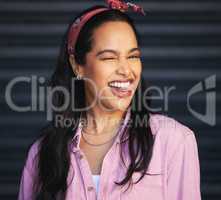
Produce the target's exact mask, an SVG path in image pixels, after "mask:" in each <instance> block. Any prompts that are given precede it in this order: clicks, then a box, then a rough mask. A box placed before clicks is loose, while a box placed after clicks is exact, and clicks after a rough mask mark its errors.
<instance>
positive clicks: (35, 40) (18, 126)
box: [0, 0, 221, 200]
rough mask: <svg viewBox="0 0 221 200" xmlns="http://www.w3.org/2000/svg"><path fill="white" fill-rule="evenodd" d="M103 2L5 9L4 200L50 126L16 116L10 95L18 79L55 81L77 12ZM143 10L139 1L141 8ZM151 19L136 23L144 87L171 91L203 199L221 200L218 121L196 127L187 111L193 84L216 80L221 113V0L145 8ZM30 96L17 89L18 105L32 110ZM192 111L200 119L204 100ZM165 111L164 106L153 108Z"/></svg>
mask: <svg viewBox="0 0 221 200" xmlns="http://www.w3.org/2000/svg"><path fill="white" fill-rule="evenodd" d="M102 2H103V1H84V0H82V1H80V2H76V1H71V0H63V1H58V0H56V1H49V0H47V1H43V0H40V1H34V0H32V1H30V0H29V1H28V0H23V1H22V2H18V1H12V0H8V1H4V0H1V1H0V89H1V96H0V104H1V113H0V117H1V120H0V125H1V130H0V159H1V164H0V199H4V200H9V199H15V198H16V195H17V191H18V185H19V180H20V175H21V170H22V167H23V165H24V159H25V156H26V155H25V151H26V150H27V147H28V145H29V144H30V143H31V142H32V141H33V139H34V138H35V137H36V135H37V134H38V131H39V129H40V128H41V127H42V125H43V124H44V123H45V114H44V113H43V112H25V113H18V112H14V111H12V110H11V109H10V108H9V106H8V105H7V103H6V100H5V97H4V93H5V89H6V86H7V84H8V83H9V81H10V80H12V79H13V78H15V77H17V76H30V75H38V76H41V75H42V76H46V77H49V76H50V75H51V72H52V71H53V69H54V65H55V61H56V55H57V53H58V47H59V44H60V42H61V38H62V34H63V33H64V31H65V29H66V27H67V22H68V21H69V19H70V18H71V16H75V15H76V14H77V13H78V12H79V10H82V9H84V8H86V7H89V6H91V5H94V4H96V3H102ZM136 2H138V1H136ZM139 3H140V4H142V5H143V6H144V8H145V9H146V10H148V11H149V13H148V15H147V16H146V17H141V16H140V15H131V16H133V17H134V19H135V20H136V22H137V27H138V30H139V32H140V33H141V36H142V40H143V42H142V46H141V48H142V51H143V55H144V59H143V66H144V76H145V78H146V80H148V81H150V82H151V83H152V84H153V85H155V86H158V87H160V88H162V89H164V87H172V86H174V87H175V89H174V90H173V91H172V92H171V94H170V98H169V107H168V109H167V110H165V109H166V108H164V110H163V112H165V114H168V115H169V116H172V117H174V118H176V119H177V120H179V121H181V122H183V123H184V124H186V125H188V126H189V127H190V128H192V129H193V130H194V131H195V134H196V137H197V139H198V145H199V152H200V161H201V180H202V196H203V199H208V200H219V199H221V190H220V189H221V176H220V172H221V134H220V115H219V113H218V111H217V121H216V124H217V125H216V126H210V125H207V124H206V123H204V122H202V121H200V120H199V119H196V118H195V117H194V116H193V115H192V114H191V113H190V112H189V111H188V109H187V104H186V97H187V93H188V91H189V90H190V88H192V87H193V86H194V85H195V84H197V83H198V82H200V81H203V80H204V79H205V78H207V77H209V76H211V75H216V88H215V90H216V92H217V96H216V99H217V110H218V108H219V105H220V104H218V101H220V93H218V85H219V84H220V80H221V79H220V74H221V71H220V69H219V67H220V65H221V37H220V36H221V34H220V33H221V26H220V25H221V23H220V22H221V2H220V1H219V0H197V1H196V0H195V1H193V0H177V1H175V0H171V1H167V0H164V1H163V0H161V1H160V0H154V1H139ZM30 91H31V88H30V87H28V86H27V84H25V83H24V84H19V85H18V86H17V87H16V88H14V89H13V100H14V102H16V103H17V104H19V105H27V104H28V103H29V102H30ZM192 103H193V104H194V106H195V108H197V109H198V111H199V112H201V113H202V112H203V110H204V107H205V93H201V94H199V95H196V96H195V98H193V100H192ZM155 105H156V106H161V107H162V106H163V105H164V102H163V101H162V100H155Z"/></svg>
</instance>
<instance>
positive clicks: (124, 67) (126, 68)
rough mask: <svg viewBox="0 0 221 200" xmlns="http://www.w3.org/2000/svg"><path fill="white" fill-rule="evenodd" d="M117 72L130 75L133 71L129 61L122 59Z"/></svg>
mask: <svg viewBox="0 0 221 200" xmlns="http://www.w3.org/2000/svg"><path fill="white" fill-rule="evenodd" d="M117 73H118V74H120V75H124V76H129V75H130V73H131V69H130V65H129V63H128V61H127V60H126V61H120V62H119V66H118V68H117Z"/></svg>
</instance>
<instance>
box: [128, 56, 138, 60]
mask: <svg viewBox="0 0 221 200" xmlns="http://www.w3.org/2000/svg"><path fill="white" fill-rule="evenodd" d="M129 58H131V59H140V56H129Z"/></svg>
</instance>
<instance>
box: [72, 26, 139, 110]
mask: <svg viewBox="0 0 221 200" xmlns="http://www.w3.org/2000/svg"><path fill="white" fill-rule="evenodd" d="M140 56H141V52H140V50H139V47H138V43H137V39H136V35H135V33H134V31H133V29H132V27H131V26H130V25H129V24H128V23H126V22H106V23H104V24H102V25H101V26H99V27H98V28H97V29H96V30H95V31H94V33H93V42H92V49H91V51H90V52H88V53H87V54H86V63H85V65H84V66H81V65H78V66H77V67H76V69H77V70H75V71H77V73H78V74H80V75H82V76H83V77H84V78H86V80H87V79H88V80H90V81H85V94H86V102H87V105H89V106H90V105H92V104H93V103H95V102H96V105H98V106H99V107H100V108H102V109H105V110H108V111H110V110H111V111H116V110H125V109H126V108H127V107H128V106H129V104H130V102H131V100H132V98H133V95H134V93H135V90H136V88H137V86H138V83H139V81H140V76H141V71H142V64H141V59H140Z"/></svg>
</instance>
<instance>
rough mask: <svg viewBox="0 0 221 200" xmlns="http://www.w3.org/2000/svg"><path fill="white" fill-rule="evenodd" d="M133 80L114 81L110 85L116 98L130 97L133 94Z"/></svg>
mask: <svg viewBox="0 0 221 200" xmlns="http://www.w3.org/2000/svg"><path fill="white" fill-rule="evenodd" d="M132 83H133V80H132V79H127V80H114V81H111V82H109V83H108V86H109V87H110V88H111V91H112V93H113V95H114V96H117V97H119V98H124V97H128V96H130V95H131V94H132Z"/></svg>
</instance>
